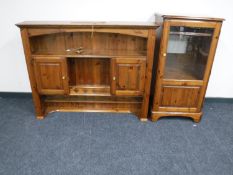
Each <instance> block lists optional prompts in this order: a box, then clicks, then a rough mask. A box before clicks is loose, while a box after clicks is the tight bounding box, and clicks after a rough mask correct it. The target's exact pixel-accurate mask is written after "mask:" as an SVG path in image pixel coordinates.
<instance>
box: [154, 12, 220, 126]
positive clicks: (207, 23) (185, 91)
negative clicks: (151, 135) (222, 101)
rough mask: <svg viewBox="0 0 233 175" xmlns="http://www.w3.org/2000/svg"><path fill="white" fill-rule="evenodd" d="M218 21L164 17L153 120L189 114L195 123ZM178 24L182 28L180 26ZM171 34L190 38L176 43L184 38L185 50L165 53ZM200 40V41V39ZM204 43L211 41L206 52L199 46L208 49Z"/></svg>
mask: <svg viewBox="0 0 233 175" xmlns="http://www.w3.org/2000/svg"><path fill="white" fill-rule="evenodd" d="M221 24H222V19H216V18H192V17H182V16H181V17H179V16H164V21H163V32H162V38H161V42H160V50H159V55H158V58H157V60H158V64H157V65H158V66H157V70H156V81H155V88H154V89H153V90H154V99H153V106H152V109H151V118H152V121H157V120H158V119H159V118H160V117H166V116H174V117H176V116H181V117H191V118H193V120H194V121H195V122H199V121H200V118H201V115H202V112H201V109H202V105H203V101H204V97H205V92H206V89H207V85H208V80H209V76H210V72H211V68H212V64H213V60H214V54H215V50H216V47H217V42H218V38H219V35H220V29H221ZM180 26H181V27H182V28H179V27H180ZM172 27H173V28H172ZM174 27H175V28H174ZM185 27H187V30H185ZM192 28H195V30H192ZM178 29H179V30H178ZM170 30H171V31H170ZM199 31H201V32H199ZM211 31H212V33H211ZM173 35H178V36H180V38H183V37H184V36H185V37H192V38H191V39H189V40H181V41H180V42H176V44H177V43H181V42H183V43H184V42H186V41H187V47H186V48H185V49H186V50H185V52H184V51H177V52H174V50H173V51H170V52H168V51H169V50H168V45H169V44H174V43H175V42H174V41H173V40H172V42H173V43H169V39H170V37H171V36H173ZM195 37H199V38H198V39H196V38H195ZM171 39H174V38H171ZM201 39H203V40H202V42H199V41H200V40H201ZM188 42H189V43H188ZM205 42H209V43H210V47H209V51H203V50H202V48H204V49H206V50H208V47H207V46H208V43H207V44H206V43H205ZM181 44H182V43H181ZM170 47H171V45H170ZM194 48H196V49H194ZM170 49H171V48H170ZM172 49H174V48H172ZM175 49H176V48H175ZM193 50H194V51H193Z"/></svg>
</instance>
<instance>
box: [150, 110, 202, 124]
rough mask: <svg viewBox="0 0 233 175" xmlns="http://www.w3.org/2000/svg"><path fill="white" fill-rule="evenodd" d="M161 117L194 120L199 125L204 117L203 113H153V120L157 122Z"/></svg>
mask: <svg viewBox="0 0 233 175" xmlns="http://www.w3.org/2000/svg"><path fill="white" fill-rule="evenodd" d="M161 117H186V118H192V119H193V121H194V122H196V123H199V122H200V120H201V117H202V112H200V113H191V112H152V113H151V120H152V121H153V122H157V121H158V120H159V119H160V118H161Z"/></svg>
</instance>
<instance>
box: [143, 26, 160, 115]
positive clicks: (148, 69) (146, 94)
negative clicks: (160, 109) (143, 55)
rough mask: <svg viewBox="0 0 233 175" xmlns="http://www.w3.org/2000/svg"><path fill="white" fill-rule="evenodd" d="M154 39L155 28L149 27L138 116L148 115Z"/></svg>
mask: <svg viewBox="0 0 233 175" xmlns="http://www.w3.org/2000/svg"><path fill="white" fill-rule="evenodd" d="M155 39H156V33H155V29H150V30H149V33H148V40H147V64H146V78H145V87H144V88H145V90H144V94H143V103H142V111H141V116H140V118H147V115H148V107H149V100H150V87H151V76H152V66H153V61H154V49H155Z"/></svg>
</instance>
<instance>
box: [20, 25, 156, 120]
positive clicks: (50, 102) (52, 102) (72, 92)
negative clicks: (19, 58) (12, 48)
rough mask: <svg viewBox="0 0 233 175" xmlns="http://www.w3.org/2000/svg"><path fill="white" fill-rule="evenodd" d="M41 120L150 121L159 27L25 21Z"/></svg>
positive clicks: (27, 52) (26, 47)
mask: <svg viewBox="0 0 233 175" xmlns="http://www.w3.org/2000/svg"><path fill="white" fill-rule="evenodd" d="M17 26H18V27H19V28H20V30H21V37H22V41H23V47H24V52H25V58H26V63H27V69H28V73H29V79H30V83H31V88H32V96H33V101H34V105H35V112H36V117H37V119H43V118H44V117H45V115H46V114H48V113H49V112H53V111H84V112H127V113H128V112H131V113H134V114H136V115H137V116H138V117H139V119H140V120H141V121H145V120H147V115H148V106H149V96H150V87H151V86H150V85H151V76H152V65H153V59H154V47H155V39H156V32H155V29H156V28H158V27H159V25H158V24H156V23H106V22H96V23H95V22H52V21H47V22H43V21H41V22H39V21H38V22H30V21H28V22H22V23H19V24H17Z"/></svg>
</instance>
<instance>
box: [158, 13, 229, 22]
mask: <svg viewBox="0 0 233 175" xmlns="http://www.w3.org/2000/svg"><path fill="white" fill-rule="evenodd" d="M162 17H163V18H164V19H182V20H198V21H219V22H222V21H224V20H225V19H224V18H213V17H193V16H176V15H163V16H162Z"/></svg>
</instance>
